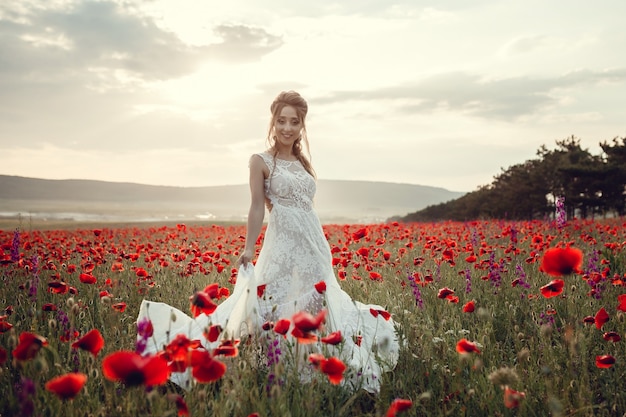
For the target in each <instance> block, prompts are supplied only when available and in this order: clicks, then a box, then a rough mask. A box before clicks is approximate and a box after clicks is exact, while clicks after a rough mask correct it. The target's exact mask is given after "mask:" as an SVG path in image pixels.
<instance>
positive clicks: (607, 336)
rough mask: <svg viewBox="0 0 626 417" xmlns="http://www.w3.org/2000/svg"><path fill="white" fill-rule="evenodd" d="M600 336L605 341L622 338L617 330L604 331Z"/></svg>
mask: <svg viewBox="0 0 626 417" xmlns="http://www.w3.org/2000/svg"><path fill="white" fill-rule="evenodd" d="M602 338H603V339H604V340H606V341H607V342H615V343H617V342H619V341H620V340H622V337H621V336H620V335H619V333H617V332H606V333H604V334H603V335H602Z"/></svg>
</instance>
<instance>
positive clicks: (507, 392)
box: [504, 385, 526, 408]
mask: <svg viewBox="0 0 626 417" xmlns="http://www.w3.org/2000/svg"><path fill="white" fill-rule="evenodd" d="M524 398H526V393H524V392H521V391H515V390H514V389H512V388H510V387H509V386H508V385H507V386H505V387H504V406H505V407H506V408H517V407H519V405H520V402H521V401H522V400H523V399H524Z"/></svg>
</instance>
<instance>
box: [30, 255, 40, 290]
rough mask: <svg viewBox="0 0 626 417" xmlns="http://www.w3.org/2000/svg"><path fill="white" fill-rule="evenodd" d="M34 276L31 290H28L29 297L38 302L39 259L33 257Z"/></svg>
mask: <svg viewBox="0 0 626 417" xmlns="http://www.w3.org/2000/svg"><path fill="white" fill-rule="evenodd" d="M32 268H33V271H32V275H33V277H32V278H31V280H30V289H29V290H28V295H29V297H30V298H31V299H32V300H33V301H36V300H37V289H38V287H39V257H38V256H33V261H32Z"/></svg>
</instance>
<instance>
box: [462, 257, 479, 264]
mask: <svg viewBox="0 0 626 417" xmlns="http://www.w3.org/2000/svg"><path fill="white" fill-rule="evenodd" d="M477 259H478V258H476V255H470V256H468V257H467V258H465V262H467V263H470V264H473V263H474V262H476V260H477Z"/></svg>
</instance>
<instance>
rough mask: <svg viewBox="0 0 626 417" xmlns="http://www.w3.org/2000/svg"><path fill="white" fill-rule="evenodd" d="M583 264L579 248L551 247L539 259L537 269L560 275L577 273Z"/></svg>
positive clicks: (556, 275)
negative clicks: (539, 262) (539, 264)
mask: <svg viewBox="0 0 626 417" xmlns="http://www.w3.org/2000/svg"><path fill="white" fill-rule="evenodd" d="M582 264H583V252H582V251H581V250H580V249H577V248H572V247H567V248H551V249H548V250H547V251H546V252H545V253H544V254H543V258H542V259H541V266H540V267H539V270H540V271H542V272H545V273H546V274H548V275H552V276H555V277H560V276H562V275H569V274H572V273H579V272H580V268H581V267H582Z"/></svg>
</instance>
